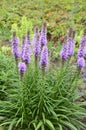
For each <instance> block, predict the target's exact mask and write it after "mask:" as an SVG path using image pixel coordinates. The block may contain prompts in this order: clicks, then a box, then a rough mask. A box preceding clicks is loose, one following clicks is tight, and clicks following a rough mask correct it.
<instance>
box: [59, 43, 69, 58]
mask: <svg viewBox="0 0 86 130" xmlns="http://www.w3.org/2000/svg"><path fill="white" fill-rule="evenodd" d="M60 57H61V58H62V59H63V60H66V59H67V58H68V56H67V44H66V43H64V44H63V46H62V50H61V52H60Z"/></svg>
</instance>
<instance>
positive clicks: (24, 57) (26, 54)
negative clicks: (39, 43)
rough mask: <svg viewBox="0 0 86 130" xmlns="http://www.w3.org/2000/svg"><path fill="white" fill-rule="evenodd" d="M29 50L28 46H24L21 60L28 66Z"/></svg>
mask: <svg viewBox="0 0 86 130" xmlns="http://www.w3.org/2000/svg"><path fill="white" fill-rule="evenodd" d="M30 55H31V50H30V45H28V44H26V45H25V46H24V50H23V54H22V60H23V61H24V62H25V63H26V64H29V63H30V60H31V57H30Z"/></svg>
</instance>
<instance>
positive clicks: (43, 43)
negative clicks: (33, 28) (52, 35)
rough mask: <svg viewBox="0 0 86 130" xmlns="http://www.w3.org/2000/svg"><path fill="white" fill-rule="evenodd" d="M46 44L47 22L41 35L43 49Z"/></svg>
mask: <svg viewBox="0 0 86 130" xmlns="http://www.w3.org/2000/svg"><path fill="white" fill-rule="evenodd" d="M46 44H47V24H46V22H44V23H43V26H42V31H41V34H40V45H41V47H43V46H44V45H46Z"/></svg>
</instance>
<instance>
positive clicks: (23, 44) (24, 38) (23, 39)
mask: <svg viewBox="0 0 86 130" xmlns="http://www.w3.org/2000/svg"><path fill="white" fill-rule="evenodd" d="M26 44H27V41H26V37H25V36H23V37H22V51H21V56H22V55H23V52H24V48H25V45H26Z"/></svg>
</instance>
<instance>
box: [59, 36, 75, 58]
mask: <svg viewBox="0 0 86 130" xmlns="http://www.w3.org/2000/svg"><path fill="white" fill-rule="evenodd" d="M74 43H75V42H74V39H73V38H72V37H69V38H68V39H67V40H66V41H65V43H64V44H63V47H62V50H61V52H60V57H61V58H62V59H63V60H66V59H67V58H69V57H71V56H72V55H73V53H74Z"/></svg>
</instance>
